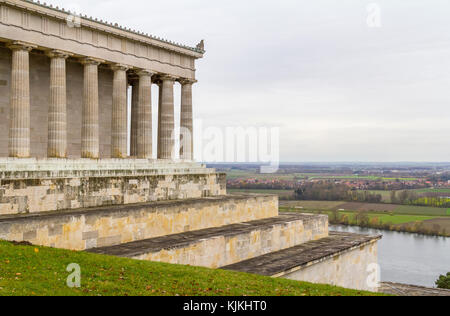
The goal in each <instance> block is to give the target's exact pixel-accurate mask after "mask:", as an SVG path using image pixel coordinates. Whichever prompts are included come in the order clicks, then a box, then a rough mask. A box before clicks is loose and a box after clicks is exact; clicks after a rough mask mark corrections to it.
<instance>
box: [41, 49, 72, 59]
mask: <svg viewBox="0 0 450 316" xmlns="http://www.w3.org/2000/svg"><path fill="white" fill-rule="evenodd" d="M47 56H48V57H50V58H64V59H67V58H69V57H71V56H73V54H71V53H68V52H65V51H62V50H57V49H54V50H50V51H47Z"/></svg>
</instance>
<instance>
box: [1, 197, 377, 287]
mask: <svg viewBox="0 0 450 316" xmlns="http://www.w3.org/2000/svg"><path fill="white" fill-rule="evenodd" d="M378 238H379V237H377V236H375V237H374V236H361V235H353V234H335V233H334V234H329V231H328V218H327V216H325V215H311V214H298V213H281V214H279V213H278V198H277V197H276V196H271V195H223V196H215V197H205V198H196V199H186V200H174V201H157V202H151V203H138V204H130V205H112V206H104V207H97V208H86V209H77V210H67V211H57V212H43V213H30V214H12V215H2V216H0V239H4V240H10V241H19V242H20V241H25V242H30V243H32V244H36V245H42V246H49V247H56V248H65V249H72V250H79V251H88V252H91V253H97V254H104V255H112V256H120V257H127V258H133V259H138V260H150V261H159V262H166V263H173V264H184V265H192V266H202V267H209V268H225V269H229V270H235V271H243V272H249V273H257V274H262V275H268V276H274V277H286V278H292V279H302V280H306V281H317V282H320V283H330V282H324V279H321V278H320V277H321V274H322V273H321V272H320V270H318V271H316V272H312V275H313V276H315V277H317V276H318V278H317V279H314V280H312V279H310V278H311V276H309V275H308V274H302V275H301V276H296V274H295V273H297V272H298V271H300V270H305V269H306V268H308V267H310V266H312V265H316V266H317V267H320V264H321V263H323V262H325V261H327V260H331V261H334V262H335V263H334V264H337V265H338V266H337V267H336V268H333V269H334V270H336V271H337V272H335V273H339V270H340V269H342V267H343V266H344V264H341V265H340V266H339V264H340V263H339V262H337V261H338V259H337V258H338V257H340V256H342V258H344V255H345V254H346V253H347V252H349V251H352V250H355V249H358V250H359V249H363V248H364V247H365V246H367V245H371V244H373V243H374V242H375V241H376V240H377V239H378ZM358 260H360V261H361V259H358ZM349 266H351V263H350V264H349ZM365 268H366V267H363V268H362V269H365ZM352 269H355V267H353V268H352ZM326 270H327V271H328V270H329V267H327V268H326ZM334 270H333V271H334ZM327 273H328V272H327ZM349 273H352V272H351V271H350V272H349ZM361 273H362V274H364V275H365V273H364V271H361ZM329 277H330V278H331V279H332V278H333V277H334V276H332V275H330V276H329ZM331 279H330V280H331ZM325 281H326V280H325ZM352 282H355V281H352ZM337 284H338V285H342V284H339V283H337ZM355 284H356V283H355ZM354 287H355V288H363V285H357V286H354Z"/></svg>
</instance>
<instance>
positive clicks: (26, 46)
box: [6, 41, 37, 51]
mask: <svg viewBox="0 0 450 316" xmlns="http://www.w3.org/2000/svg"><path fill="white" fill-rule="evenodd" d="M6 46H7V47H8V48H9V49H12V50H26V51H31V50H32V49H34V48H37V45H33V44H30V43H26V42H22V41H14V42H11V43H8V44H7V45H6Z"/></svg>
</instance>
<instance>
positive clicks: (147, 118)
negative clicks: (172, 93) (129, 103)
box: [137, 71, 153, 159]
mask: <svg viewBox="0 0 450 316" xmlns="http://www.w3.org/2000/svg"><path fill="white" fill-rule="evenodd" d="M138 75H139V102H138V110H137V121H138V124H137V157H138V158H140V159H151V158H152V155H153V154H152V152H153V151H152V146H153V145H152V137H153V136H152V73H150V72H148V71H141V72H139V73H138Z"/></svg>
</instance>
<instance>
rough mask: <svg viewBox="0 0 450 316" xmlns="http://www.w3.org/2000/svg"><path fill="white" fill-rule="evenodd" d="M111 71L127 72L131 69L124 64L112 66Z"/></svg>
mask: <svg viewBox="0 0 450 316" xmlns="http://www.w3.org/2000/svg"><path fill="white" fill-rule="evenodd" d="M111 69H112V70H113V71H117V70H121V71H127V70H128V69H130V67H129V66H127V65H124V64H112V65H111Z"/></svg>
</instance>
